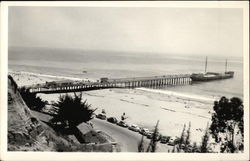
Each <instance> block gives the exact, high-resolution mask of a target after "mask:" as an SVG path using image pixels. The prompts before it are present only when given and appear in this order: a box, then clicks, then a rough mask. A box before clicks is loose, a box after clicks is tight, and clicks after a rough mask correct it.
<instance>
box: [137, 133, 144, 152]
mask: <svg viewBox="0 0 250 161" xmlns="http://www.w3.org/2000/svg"><path fill="white" fill-rule="evenodd" d="M143 139H144V136H143V135H142V137H141V141H140V142H139V144H138V152H144V140H143Z"/></svg>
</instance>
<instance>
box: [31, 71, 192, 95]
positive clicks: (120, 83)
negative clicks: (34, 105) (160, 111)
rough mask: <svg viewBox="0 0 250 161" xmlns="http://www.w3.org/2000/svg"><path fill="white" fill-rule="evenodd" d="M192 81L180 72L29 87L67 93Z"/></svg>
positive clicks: (39, 90) (51, 83) (41, 91)
mask: <svg viewBox="0 0 250 161" xmlns="http://www.w3.org/2000/svg"><path fill="white" fill-rule="evenodd" d="M191 81H192V80H191V78H190V75H189V74H180V75H163V76H154V77H136V78H119V79H108V78H101V79H100V81H98V82H82V81H53V82H46V83H44V84H37V85H32V86H29V87H27V88H29V90H30V92H32V93H65V92H78V91H89V90H97V89H105V88H137V87H150V88H156V87H161V86H176V85H184V84H190V83H191Z"/></svg>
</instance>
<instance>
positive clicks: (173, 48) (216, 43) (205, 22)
mask: <svg viewBox="0 0 250 161" xmlns="http://www.w3.org/2000/svg"><path fill="white" fill-rule="evenodd" d="M242 17H243V16H242V10H241V9H205V8H200V9H198V8H107V7H106V8H102V7H10V8H9V46H21V47H49V48H77V49H83V50H105V51H125V52H152V53H163V54H166V53H169V54H181V55H183V54H198V55H210V54H211V55H218V54H219V55H221V56H223V55H225V56H242V43H243V40H242V39H243V33H242V28H243V19H242Z"/></svg>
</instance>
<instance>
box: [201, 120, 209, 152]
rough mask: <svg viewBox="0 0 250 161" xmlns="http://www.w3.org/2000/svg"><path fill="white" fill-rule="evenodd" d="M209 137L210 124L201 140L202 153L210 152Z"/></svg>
mask: <svg viewBox="0 0 250 161" xmlns="http://www.w3.org/2000/svg"><path fill="white" fill-rule="evenodd" d="M208 139H209V126H208V124H207V128H206V131H205V134H204V136H203V138H202V141H201V148H200V149H201V150H200V151H201V152H202V153H207V152H208V147H207V146H208Z"/></svg>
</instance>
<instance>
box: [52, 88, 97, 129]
mask: <svg viewBox="0 0 250 161" xmlns="http://www.w3.org/2000/svg"><path fill="white" fill-rule="evenodd" d="M53 105H54V106H55V107H56V108H57V111H56V115H55V116H54V118H53V119H52V120H51V122H52V123H57V122H60V123H61V124H62V125H63V126H64V127H69V128H72V127H76V126H77V125H79V124H81V123H82V122H87V121H89V120H91V119H92V118H93V113H94V111H95V110H93V109H91V105H89V104H88V103H87V101H86V100H85V101H82V93H80V94H79V95H77V94H76V93H74V97H72V96H71V95H68V94H66V95H61V96H60V97H59V101H58V102H56V103H54V104H53Z"/></svg>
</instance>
